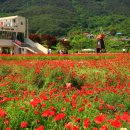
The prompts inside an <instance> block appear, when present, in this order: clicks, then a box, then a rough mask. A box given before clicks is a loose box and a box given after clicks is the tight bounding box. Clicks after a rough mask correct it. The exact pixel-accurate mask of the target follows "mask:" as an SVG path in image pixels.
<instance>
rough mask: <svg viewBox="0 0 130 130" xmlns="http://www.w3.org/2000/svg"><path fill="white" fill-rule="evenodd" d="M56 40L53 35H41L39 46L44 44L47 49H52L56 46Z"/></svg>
mask: <svg viewBox="0 0 130 130" xmlns="http://www.w3.org/2000/svg"><path fill="white" fill-rule="evenodd" d="M56 43H57V40H56V37H55V36H53V35H48V34H43V35H41V44H46V45H47V47H48V48H50V49H51V48H52V46H56Z"/></svg>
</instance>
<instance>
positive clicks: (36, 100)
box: [30, 99, 40, 107]
mask: <svg viewBox="0 0 130 130" xmlns="http://www.w3.org/2000/svg"><path fill="white" fill-rule="evenodd" d="M39 103H40V101H39V99H33V100H31V101H30V104H31V105H32V107H36V106H37V105H38V104H39Z"/></svg>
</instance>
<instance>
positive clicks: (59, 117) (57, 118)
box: [53, 113, 66, 121]
mask: <svg viewBox="0 0 130 130" xmlns="http://www.w3.org/2000/svg"><path fill="white" fill-rule="evenodd" d="M65 116H66V114H64V113H59V114H57V115H56V116H55V117H54V119H53V120H54V121H58V120H62V119H63V118H64V117H65Z"/></svg>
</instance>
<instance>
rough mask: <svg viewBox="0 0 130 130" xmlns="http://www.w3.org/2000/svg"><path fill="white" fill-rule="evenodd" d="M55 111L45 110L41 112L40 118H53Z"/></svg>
mask: <svg viewBox="0 0 130 130" xmlns="http://www.w3.org/2000/svg"><path fill="white" fill-rule="evenodd" d="M55 113H56V112H55V111H52V110H45V111H43V112H42V117H48V116H54V115H55Z"/></svg>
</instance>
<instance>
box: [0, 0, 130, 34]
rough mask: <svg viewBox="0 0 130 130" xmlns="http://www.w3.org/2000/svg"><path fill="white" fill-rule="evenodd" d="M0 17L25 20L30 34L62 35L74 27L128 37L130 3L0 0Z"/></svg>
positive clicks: (110, 0) (120, 0)
mask: <svg viewBox="0 0 130 130" xmlns="http://www.w3.org/2000/svg"><path fill="white" fill-rule="evenodd" d="M0 15H1V17H3V16H10V15H21V16H25V17H26V18H28V19H29V31H30V33H39V34H40V33H42V34H43V33H44V34H45V33H46V34H53V35H58V36H62V35H65V34H66V33H67V32H68V31H70V30H72V29H75V28H82V29H83V30H84V31H91V32H98V31H99V28H100V27H102V28H103V29H104V30H105V31H111V30H116V31H120V32H122V33H123V34H125V35H129V34H130V0H15V1H14V0H0Z"/></svg>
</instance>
